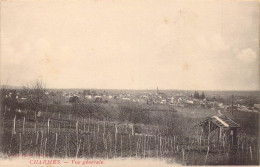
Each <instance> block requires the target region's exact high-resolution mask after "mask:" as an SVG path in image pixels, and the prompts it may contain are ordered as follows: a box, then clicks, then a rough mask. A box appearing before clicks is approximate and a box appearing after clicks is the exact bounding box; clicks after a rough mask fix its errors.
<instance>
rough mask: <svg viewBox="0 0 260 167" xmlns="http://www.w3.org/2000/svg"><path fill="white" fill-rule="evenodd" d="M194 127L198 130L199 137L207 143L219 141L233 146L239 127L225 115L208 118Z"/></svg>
mask: <svg viewBox="0 0 260 167" xmlns="http://www.w3.org/2000/svg"><path fill="white" fill-rule="evenodd" d="M195 127H198V128H199V129H200V131H199V135H200V136H201V137H202V138H204V139H208V141H209V142H214V141H219V142H225V143H226V142H227V143H230V144H232V145H233V144H234V145H235V144H236V143H237V131H238V128H239V127H240V125H239V124H237V123H236V122H234V121H233V120H231V119H230V118H228V117H227V116H225V115H219V116H212V117H208V118H206V119H204V120H203V121H201V122H200V123H199V124H197V125H196V126H195Z"/></svg>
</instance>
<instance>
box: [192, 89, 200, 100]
mask: <svg viewBox="0 0 260 167" xmlns="http://www.w3.org/2000/svg"><path fill="white" fill-rule="evenodd" d="M193 97H194V99H199V98H200V95H199V92H197V91H195V93H194V96H193Z"/></svg>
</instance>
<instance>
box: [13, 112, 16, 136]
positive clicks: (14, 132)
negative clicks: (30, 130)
mask: <svg viewBox="0 0 260 167" xmlns="http://www.w3.org/2000/svg"><path fill="white" fill-rule="evenodd" d="M15 122H16V115H15V116H14V126H13V134H16V131H15Z"/></svg>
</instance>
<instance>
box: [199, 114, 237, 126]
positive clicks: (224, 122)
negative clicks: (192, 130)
mask: <svg viewBox="0 0 260 167" xmlns="http://www.w3.org/2000/svg"><path fill="white" fill-rule="evenodd" d="M209 120H210V121H211V122H213V123H214V124H216V125H217V126H218V127H223V128H238V127H240V125H239V124H237V123H236V122H234V121H233V120H231V119H230V118H228V117H227V116H225V115H220V116H212V117H207V118H206V119H204V120H203V121H201V122H200V123H199V124H198V125H196V126H202V125H203V124H205V123H207V122H208V121H209Z"/></svg>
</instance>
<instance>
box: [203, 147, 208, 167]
mask: <svg viewBox="0 0 260 167" xmlns="http://www.w3.org/2000/svg"><path fill="white" fill-rule="evenodd" d="M208 154H209V146H208V151H207V154H206V158H205V162H204V165H206V162H207V159H208Z"/></svg>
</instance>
